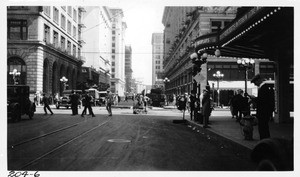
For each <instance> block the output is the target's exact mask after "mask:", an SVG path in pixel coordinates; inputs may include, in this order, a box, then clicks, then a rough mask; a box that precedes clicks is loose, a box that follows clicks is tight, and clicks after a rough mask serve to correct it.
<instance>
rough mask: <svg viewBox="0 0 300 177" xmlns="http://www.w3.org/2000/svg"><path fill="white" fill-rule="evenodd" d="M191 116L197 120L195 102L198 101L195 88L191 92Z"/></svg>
mask: <svg viewBox="0 0 300 177" xmlns="http://www.w3.org/2000/svg"><path fill="white" fill-rule="evenodd" d="M189 100H190V118H191V120H193V119H194V120H195V102H196V92H195V90H192V91H191V94H190V99H189Z"/></svg>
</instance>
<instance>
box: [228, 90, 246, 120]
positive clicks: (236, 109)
mask: <svg viewBox="0 0 300 177" xmlns="http://www.w3.org/2000/svg"><path fill="white" fill-rule="evenodd" d="M249 103H250V98H249V96H248V94H247V93H244V91H243V90H242V89H238V90H237V91H236V94H235V95H234V96H233V97H232V98H231V99H230V101H229V105H230V111H231V115H232V118H236V121H237V122H240V121H241V119H242V117H243V116H246V115H250V104H249Z"/></svg>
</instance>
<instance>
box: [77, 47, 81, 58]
mask: <svg viewBox="0 0 300 177" xmlns="http://www.w3.org/2000/svg"><path fill="white" fill-rule="evenodd" d="M77 51H78V55H77V56H78V57H81V53H80V52H81V50H80V48H79V47H78V49H77Z"/></svg>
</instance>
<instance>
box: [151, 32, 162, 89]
mask: <svg viewBox="0 0 300 177" xmlns="http://www.w3.org/2000/svg"><path fill="white" fill-rule="evenodd" d="M151 44H152V85H153V87H154V88H162V87H163V86H164V82H163V77H164V75H163V71H164V68H163V52H164V43H163V33H153V34H152V42H151Z"/></svg>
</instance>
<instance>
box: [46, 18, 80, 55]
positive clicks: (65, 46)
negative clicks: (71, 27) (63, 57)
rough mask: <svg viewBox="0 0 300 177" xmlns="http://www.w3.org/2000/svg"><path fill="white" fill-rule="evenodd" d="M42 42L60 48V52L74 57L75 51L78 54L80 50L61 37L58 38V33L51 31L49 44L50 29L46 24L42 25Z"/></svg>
mask: <svg viewBox="0 0 300 177" xmlns="http://www.w3.org/2000/svg"><path fill="white" fill-rule="evenodd" d="M44 41H45V42H46V43H48V44H49V43H51V44H53V45H54V47H57V48H58V47H60V49H61V50H62V51H66V52H67V53H68V54H70V55H73V56H75V57H76V56H77V50H78V53H80V48H78V49H77V47H76V45H75V44H73V45H72V42H71V41H70V40H68V39H67V38H66V37H64V36H63V35H60V36H59V33H58V32H57V31H55V30H53V33H52V42H51V32H50V27H49V26H47V25H46V24H45V25H44Z"/></svg>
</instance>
